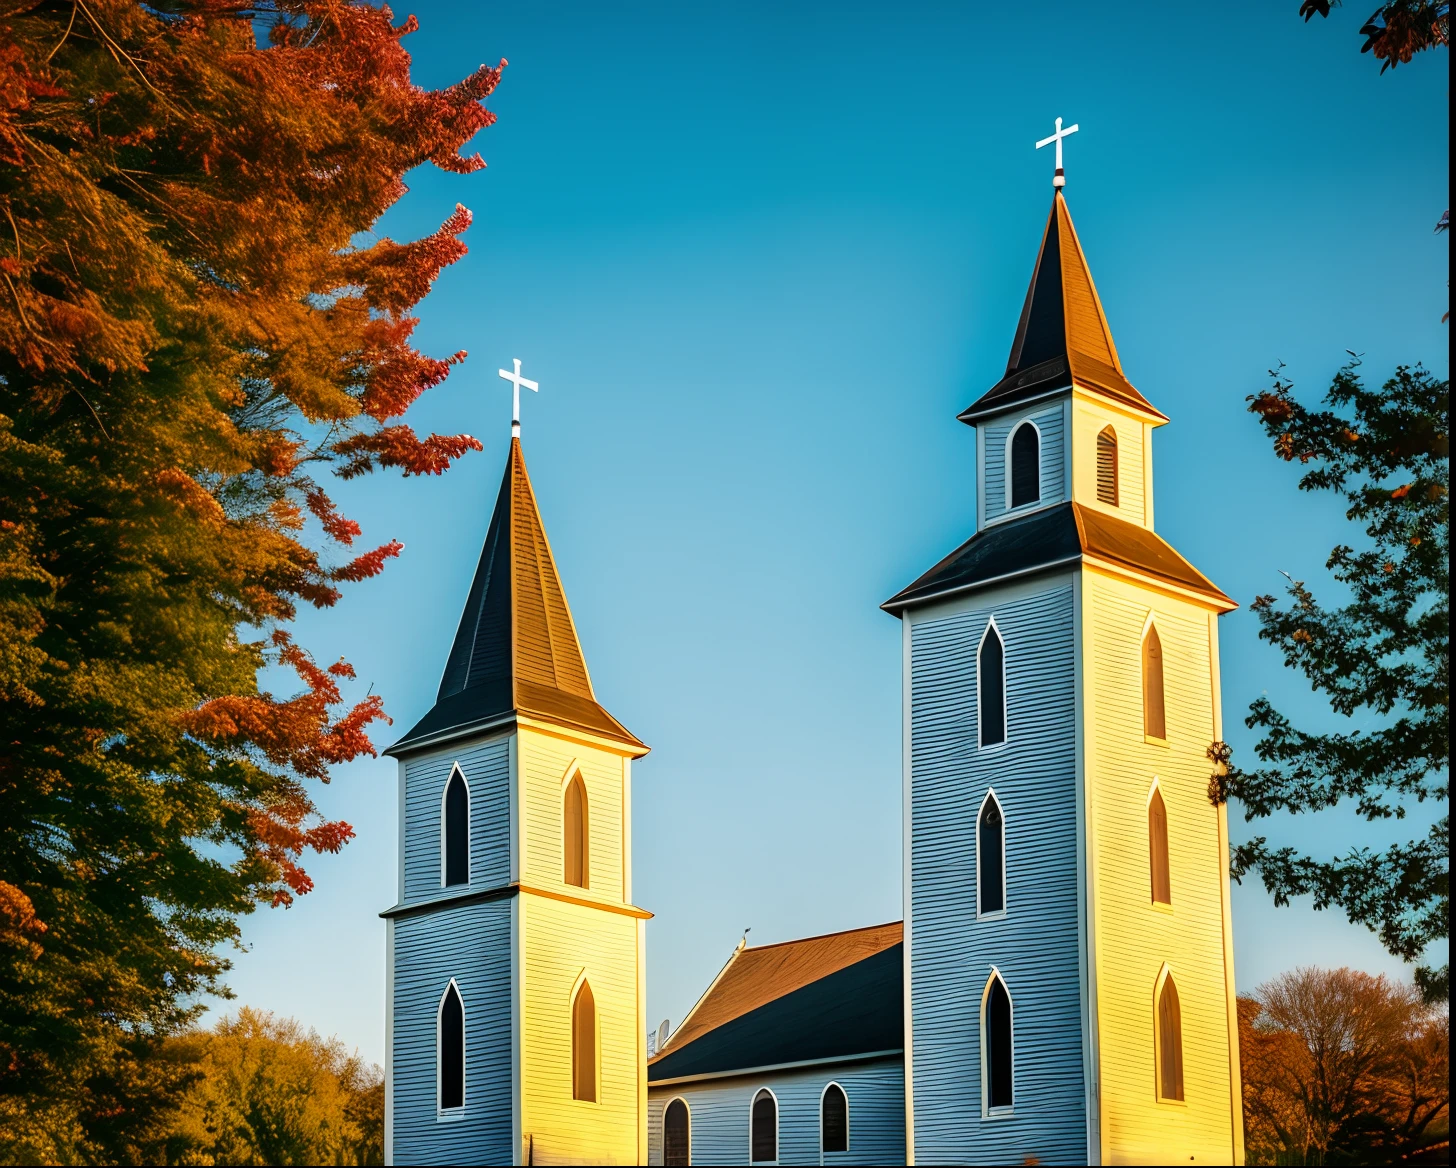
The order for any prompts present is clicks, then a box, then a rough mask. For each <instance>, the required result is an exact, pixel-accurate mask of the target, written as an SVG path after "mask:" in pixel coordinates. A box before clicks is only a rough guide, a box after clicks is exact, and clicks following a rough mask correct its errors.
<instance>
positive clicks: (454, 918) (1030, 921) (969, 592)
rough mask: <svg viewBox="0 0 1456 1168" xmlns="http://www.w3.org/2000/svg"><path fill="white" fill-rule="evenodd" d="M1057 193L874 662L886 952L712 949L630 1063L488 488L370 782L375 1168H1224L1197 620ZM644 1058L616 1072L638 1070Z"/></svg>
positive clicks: (577, 691)
mask: <svg viewBox="0 0 1456 1168" xmlns="http://www.w3.org/2000/svg"><path fill="white" fill-rule="evenodd" d="M1167 420H1168V419H1167V418H1166V417H1165V416H1164V415H1163V414H1162V413H1160V412H1159V410H1158V409H1157V408H1156V407H1155V406H1154V405H1153V404H1152V403H1151V402H1150V401H1149V400H1148V399H1147V398H1145V397H1144V396H1143V395H1142V394H1141V393H1140V392H1139V391H1138V390H1137V389H1135V388H1134V387H1133V386H1132V384H1131V383H1130V382H1129V381H1128V380H1127V378H1126V376H1125V375H1124V373H1123V368H1122V364H1121V361H1120V359H1119V356H1118V352H1117V349H1116V346H1115V345H1114V343H1113V339H1112V333H1111V330H1110V329H1109V327H1108V323H1107V319H1106V316H1105V314H1104V312H1103V309H1102V305H1101V302H1100V300H1099V298H1098V296H1097V292H1096V289H1095V287H1094V285H1093V281H1092V276H1091V272H1090V269H1089V267H1088V265H1087V261H1086V259H1085V257H1084V254H1083V250H1082V247H1081V243H1080V242H1079V240H1078V237H1077V234H1076V231H1075V229H1074V228H1073V226H1072V220H1071V216H1070V214H1069V212H1068V209H1067V204H1066V201H1065V199H1064V197H1063V195H1062V192H1061V190H1060V189H1057V190H1056V192H1055V194H1054V197H1053V201H1052V207H1051V212H1050V215H1049V217H1048V220H1047V226H1046V229H1045V232H1044V234H1043V236H1042V239H1041V244H1040V249H1039V251H1038V254H1037V257H1036V263H1035V266H1034V268H1033V273H1032V279H1031V285H1030V288H1029V289H1028V291H1027V295H1026V300H1025V305H1024V307H1023V310H1022V314H1021V319H1020V323H1019V325H1018V327H1017V331H1016V335H1015V338H1014V341H1013V345H1012V350H1011V356H1010V360H1009V362H1008V364H1007V369H1006V374H1005V376H1004V377H1003V378H1002V379H1001V380H1000V381H999V382H997V384H996V385H994V386H993V387H991V388H990V389H989V390H988V391H987V392H986V393H985V394H983V395H982V396H981V397H980V398H979V399H978V400H977V401H975V402H974V403H973V404H972V405H971V406H970V407H969V408H967V409H966V410H965V411H964V412H963V413H962V414H961V415H960V421H962V422H965V423H966V424H968V425H969V426H970V427H972V432H973V435H974V442H975V452H976V464H977V475H978V481H977V488H978V489H977V500H978V515H977V526H976V531H975V532H974V533H973V534H972V535H971V537H970V538H969V539H968V540H967V541H966V542H965V543H964V544H962V545H961V546H960V547H959V548H957V549H956V550H955V551H953V552H952V553H951V554H950V555H948V556H946V557H945V558H944V559H943V560H941V561H940V562H939V563H938V564H936V565H934V566H933V567H931V568H930V569H929V570H928V571H927V572H925V573H924V574H923V575H922V576H920V577H919V579H917V580H915V581H914V582H913V583H912V584H910V585H909V586H908V587H906V588H905V589H903V590H902V591H901V592H899V593H898V594H897V595H896V596H894V597H892V598H891V599H889V600H888V601H886V602H885V604H884V606H883V607H884V608H885V610H886V611H887V612H889V613H890V614H892V615H893V616H895V617H897V618H898V619H899V620H900V622H901V629H902V639H903V657H902V660H903V703H902V716H903V742H904V754H903V757H904V771H903V776H902V785H903V793H904V807H903V815H904V855H905V867H904V905H905V913H904V920H903V922H900V921H896V922H891V923H888V924H879V925H871V926H868V927H866V928H862V929H855V930H850V931H849V932H844V933H836V934H829V935H826V936H821V937H811V938H805V939H803V940H799V941H791V942H785V943H782V944H778V945H762V946H754V947H748V946H746V945H744V944H740V945H739V947H738V948H737V949H735V950H734V951H733V953H732V954H730V955H729V957H728V960H727V961H726V963H725V964H724V966H723V968H722V970H721V971H720V972H719V974H718V975H717V977H716V978H715V979H714V980H713V982H712V983H711V984H710V985H709V986H708V987H707V988H706V989H705V990H704V992H703V995H702V996H701V998H700V999H699V1001H698V1002H697V1004H696V1005H695V1006H694V1007H693V1010H692V1011H691V1012H690V1013H689V1015H688V1016H687V1017H686V1018H685V1019H683V1021H682V1022H681V1023H680V1024H679V1025H678V1027H677V1029H676V1030H675V1031H672V1032H671V1033H667V1032H665V1031H663V1032H659V1033H658V1034H655V1035H651V1036H649V1034H648V1031H647V1018H646V1016H645V975H644V933H645V930H644V926H645V921H646V920H647V918H648V917H649V916H650V914H649V913H648V912H646V911H644V910H643V909H641V908H639V907H637V906H636V904H635V903H634V900H633V893H632V868H631V857H632V846H631V844H632V841H631V819H632V815H631V812H632V794H631V792H632V786H631V775H632V762H633V761H634V760H635V759H637V758H640V757H641V756H642V755H644V754H645V753H646V752H647V749H648V748H647V747H646V746H645V745H644V744H643V743H642V742H641V741H640V740H639V739H638V738H637V737H636V736H635V735H634V734H633V733H631V732H630V731H629V730H628V729H627V728H626V727H625V726H623V725H622V724H621V723H619V722H618V721H617V720H616V719H615V718H613V717H612V716H611V715H610V714H609V713H608V712H607V711H606V709H605V708H604V707H603V706H602V705H600V704H599V703H598V701H597V697H596V691H595V689H594V687H593V684H592V681H591V679H590V676H589V674H588V671H587V666H586V661H585V657H584V655H583V653H582V650H581V646H580V644H579V642H578V639H577V635H576V631H575V627H574V625H573V623H572V619H571V614H570V610H569V608H568V606H567V602H566V595H565V591H564V589H563V587H562V584H561V581H560V579H559V576H558V573H557V570H556V566H555V562H554V560H553V557H552V554H551V548H550V544H549V542H548V541H547V538H546V533H545V528H544V526H543V524H542V521H541V516H540V513H539V511H538V508H537V505H536V501H535V497H534V494H533V492H532V488H531V483H530V479H529V477H528V476H527V473H526V465H525V459H524V455H523V453H522V449H521V444H520V441H519V439H518V438H516V437H513V439H512V442H511V447H510V454H509V459H508V462H507V466H506V468H505V474H504V477H503V481H502V483H501V489H500V493H499V495H498V497H497V499H496V503H495V510H494V513H493V515H492V518H491V520H490V524H489V528H488V531H487V534H486V538H485V545H484V547H483V549H482V552H481V556H480V560H479V564H478V566H477V568H476V572H475V576H474V579H473V581H472V582H471V583H470V587H469V592H468V594H467V596H466V601H465V606H464V612H463V615H462V617H461V621H460V625H459V629H458V631H457V633H456V636H455V640H454V644H453V646H452V647H451V648H450V650H449V654H448V657H447V658H446V662H445V670H444V676H443V679H442V681H441V684H440V689H439V696H438V698H437V701H436V703H435V705H434V707H433V708H432V709H431V710H430V712H429V713H428V714H427V715H426V716H425V717H424V718H423V719H422V720H421V721H420V723H419V724H418V725H416V726H415V727H414V728H413V729H411V730H410V731H409V733H407V734H406V735H405V736H404V737H403V738H402V739H401V740H400V741H399V742H397V743H396V744H395V745H394V746H393V747H392V748H391V751H390V753H391V754H392V755H394V757H395V758H396V759H397V760H398V763H399V774H400V780H399V822H400V839H399V850H400V873H399V888H398V897H397V903H396V904H395V905H394V906H393V907H391V908H389V909H388V910H386V911H385V912H384V913H383V914H382V915H383V916H384V918H385V921H386V925H387V930H388V971H389V972H388V978H389V984H388V996H387V1003H388V1004H387V1012H388V1016H387V1036H386V1042H387V1055H386V1058H387V1068H386V1069H387V1083H386V1137H385V1138H386V1149H387V1156H388V1161H389V1162H390V1163H394V1164H447V1163H449V1164H564V1163H596V1164H614V1163H615V1164H628V1163H632V1164H637V1163H652V1164H692V1163H699V1164H731V1163H763V1164H900V1163H916V1162H920V1163H924V1164H1006V1163H1023V1162H1024V1163H1034V1162H1035V1163H1043V1164H1055V1163H1156V1164H1170V1163H1217V1164H1229V1163H1240V1162H1242V1159H1243V1144H1242V1130H1243V1122H1242V1115H1241V1104H1240V1083H1239V1071H1238V1045H1237V1019H1236V1012H1235V997H1234V980H1233V953H1232V940H1231V937H1232V934H1231V927H1230V912H1229V888H1228V879H1227V870H1228V869H1227V854H1228V838H1227V826H1226V820H1225V812H1224V809H1223V808H1222V807H1214V806H1212V805H1211V804H1210V803H1209V801H1208V798H1207V795H1206V787H1207V782H1208V768H1209V764H1208V760H1207V758H1206V756H1205V751H1206V749H1207V747H1208V745H1209V743H1210V742H1212V741H1215V740H1217V739H1220V738H1221V737H1222V732H1221V728H1220V725H1219V718H1220V712H1219V666H1218V628H1217V619H1218V616H1219V615H1220V614H1221V613H1224V612H1227V611H1229V610H1231V609H1232V608H1233V607H1234V604H1233V602H1232V601H1231V600H1230V599H1229V598H1228V597H1227V596H1225V595H1224V594H1223V593H1222V592H1221V591H1220V590H1219V589H1218V588H1217V587H1215V586H1214V585H1213V584H1212V583H1211V582H1210V581H1209V580H1208V579H1207V578H1205V577H1204V576H1203V575H1201V574H1200V573H1199V572H1198V571H1197V570H1196V569H1194V568H1193V567H1192V566H1191V565H1190V564H1189V563H1188V562H1187V561H1186V560H1184V559H1183V558H1182V557H1181V556H1180V555H1179V554H1178V553H1177V552H1176V551H1174V550H1173V548H1172V547H1170V546H1169V545H1168V544H1167V543H1166V542H1164V541H1163V540H1162V539H1161V538H1160V537H1159V536H1158V535H1157V534H1156V533H1155V531H1154V526H1153V470H1152V435H1153V431H1154V430H1155V429H1156V428H1157V427H1158V426H1160V425H1162V424H1163V423H1165V422H1166V421H1167ZM649 1048H651V1049H649Z"/></svg>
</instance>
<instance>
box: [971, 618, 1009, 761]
mask: <svg viewBox="0 0 1456 1168" xmlns="http://www.w3.org/2000/svg"><path fill="white" fill-rule="evenodd" d="M976 692H977V694H978V695H979V699H980V710H981V717H980V735H981V745H982V746H996V745H998V744H999V743H1002V742H1005V741H1006V649H1005V646H1004V645H1002V643H1001V633H1000V631H999V630H998V629H997V628H996V622H995V621H992V622H991V623H990V624H988V625H987V626H986V632H985V634H984V635H983V636H982V637H981V648H980V650H979V651H978V652H977V654H976Z"/></svg>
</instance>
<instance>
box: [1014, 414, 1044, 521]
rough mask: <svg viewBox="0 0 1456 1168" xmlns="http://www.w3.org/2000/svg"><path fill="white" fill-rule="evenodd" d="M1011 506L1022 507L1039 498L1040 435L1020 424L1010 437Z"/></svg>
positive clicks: (1032, 427)
mask: <svg viewBox="0 0 1456 1168" xmlns="http://www.w3.org/2000/svg"><path fill="white" fill-rule="evenodd" d="M1010 479H1011V506H1013V507H1024V506H1026V505H1027V504H1028V503H1035V502H1036V501H1037V500H1038V499H1040V498H1041V435H1040V434H1038V433H1037V431H1036V427H1035V426H1034V425H1032V424H1031V423H1030V422H1022V423H1021V425H1019V426H1017V427H1016V431H1015V433H1013V434H1012V435H1011V475H1010Z"/></svg>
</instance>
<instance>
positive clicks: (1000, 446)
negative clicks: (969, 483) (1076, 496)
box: [981, 401, 1067, 519]
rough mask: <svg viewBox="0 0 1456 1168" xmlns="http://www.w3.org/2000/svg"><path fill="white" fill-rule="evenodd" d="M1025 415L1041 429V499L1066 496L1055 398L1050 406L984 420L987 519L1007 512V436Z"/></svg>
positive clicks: (1055, 500) (1059, 414) (1060, 418)
mask: <svg viewBox="0 0 1456 1168" xmlns="http://www.w3.org/2000/svg"><path fill="white" fill-rule="evenodd" d="M1026 418H1030V419H1031V420H1032V421H1033V422H1035V423H1036V424H1037V427H1038V429H1040V430H1041V503H1042V504H1045V503H1060V502H1062V501H1063V500H1064V499H1065V498H1066V497H1067V489H1066V482H1067V472H1066V442H1065V430H1066V426H1065V424H1064V414H1063V411H1062V403H1061V401H1058V402H1057V403H1056V404H1055V405H1052V406H1050V407H1048V406H1047V405H1045V404H1041V405H1038V406H1037V407H1036V409H1035V410H1033V411H1032V412H1031V413H1018V414H1008V415H1006V416H1005V417H1000V418H993V419H991V420H990V421H989V422H987V423H985V427H986V465H985V467H984V468H983V474H982V478H981V482H982V487H983V490H984V491H985V494H984V496H983V497H984V498H985V501H986V518H987V519H995V518H996V517H997V516H999V515H1004V514H1005V513H1006V439H1007V438H1008V437H1010V435H1011V431H1013V430H1014V429H1016V427H1017V426H1019V425H1021V423H1022V421H1023V420H1024V419H1026ZM1039 505H1040V504H1039Z"/></svg>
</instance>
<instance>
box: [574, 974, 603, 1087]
mask: <svg viewBox="0 0 1456 1168" xmlns="http://www.w3.org/2000/svg"><path fill="white" fill-rule="evenodd" d="M571 1097H572V1098H573V1099H584V1100H586V1102H588V1103H595V1102H596V1101H597V1003H596V999H595V998H593V997H592V991H591V985H590V984H589V983H587V982H585V981H584V982H582V983H581V988H580V989H579V990H577V991H576V1000H575V1001H573V1002H572V1003H571Z"/></svg>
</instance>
